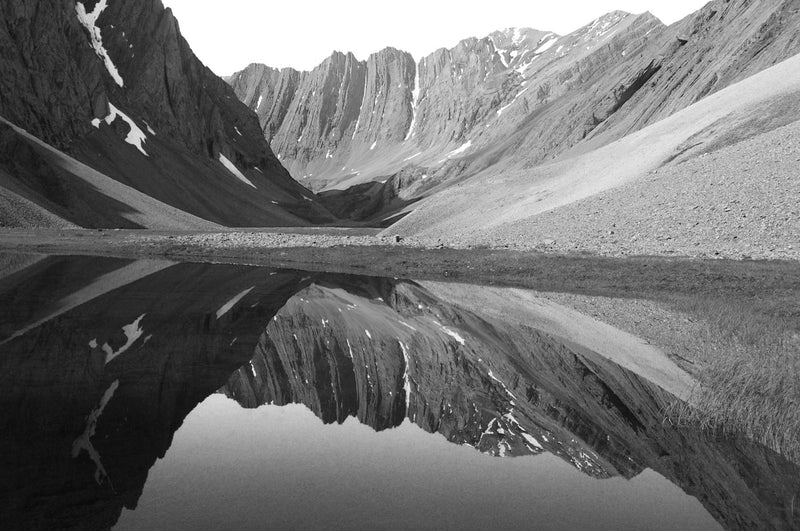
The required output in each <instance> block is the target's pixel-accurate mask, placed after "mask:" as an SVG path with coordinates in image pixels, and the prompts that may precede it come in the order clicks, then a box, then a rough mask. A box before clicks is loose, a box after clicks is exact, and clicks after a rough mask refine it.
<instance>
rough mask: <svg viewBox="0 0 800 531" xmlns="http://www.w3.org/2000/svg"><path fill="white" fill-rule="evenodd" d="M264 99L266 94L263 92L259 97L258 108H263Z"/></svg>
mask: <svg viewBox="0 0 800 531" xmlns="http://www.w3.org/2000/svg"><path fill="white" fill-rule="evenodd" d="M263 101H264V95H263V94H262V95H261V96H259V97H258V103H256V110H259V109H260V108H261V103H263Z"/></svg>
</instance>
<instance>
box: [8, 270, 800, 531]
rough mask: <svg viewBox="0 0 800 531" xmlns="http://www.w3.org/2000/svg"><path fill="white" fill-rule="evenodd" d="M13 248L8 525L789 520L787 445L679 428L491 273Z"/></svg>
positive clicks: (783, 524)
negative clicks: (402, 274)
mask: <svg viewBox="0 0 800 531" xmlns="http://www.w3.org/2000/svg"><path fill="white" fill-rule="evenodd" d="M25 260H27V261H24V262H23V259H22V258H20V261H21V265H20V266H19V267H18V268H17V269H19V271H17V272H16V273H14V274H12V275H10V276H7V277H5V278H3V279H0V354H1V355H0V375H1V376H0V378H2V381H0V429H1V430H2V431H1V432H0V455H2V457H1V458H0V459H2V462H0V473H2V476H3V481H2V482H0V511H1V512H2V514H3V515H4V518H3V520H4V527H7V528H11V529H37V528H41V529H53V528H89V529H102V528H108V527H109V526H111V527H114V528H117V529H147V528H149V529H221V528H240V529H259V528H295V529H298V528H299V529H308V528H366V529H375V528H472V529H478V528H481V529H483V528H487V527H489V526H502V527H504V528H505V527H511V528H537V529H575V528H591V529H714V528H729V529H736V528H748V527H750V528H752V527H761V528H769V527H775V528H791V527H792V525H794V524H795V523H796V520H794V519H793V517H792V516H791V514H789V513H787V507H786V499H787V496H790V495H791V493H792V492H797V487H798V483H800V470H798V468H797V467H796V466H795V465H792V464H791V463H788V462H786V461H785V460H783V459H782V458H780V457H779V456H777V455H775V454H773V453H772V452H770V451H768V450H766V449H764V448H761V447H759V446H757V445H754V444H752V443H748V442H747V441H743V440H726V439H721V438H719V437H715V436H713V435H711V434H706V433H702V432H699V431H696V430H686V429H677V428H675V427H673V426H670V425H669V423H665V422H664V421H663V419H664V415H663V409H664V407H665V406H666V405H668V404H669V403H670V402H671V401H672V400H674V397H672V396H671V395H670V394H669V393H667V392H665V391H664V390H663V389H661V388H659V387H658V386H657V385H654V384H653V383H652V382H649V381H647V380H646V379H645V378H642V377H641V376H640V375H638V374H637V373H636V372H635V371H631V370H628V369H626V368H624V367H621V366H619V365H617V364H615V363H613V362H611V361H609V360H608V359H606V358H604V357H603V356H600V355H598V354H597V353H596V352H594V351H593V350H592V346H591V345H582V344H577V343H575V342H574V341H571V340H566V339H565V338H564V337H559V336H558V335H557V334H554V333H552V332H549V331H545V330H542V329H537V328H535V327H533V326H530V325H529V324H528V323H529V322H530V321H529V320H527V318H526V319H520V318H519V315H522V314H523V312H522V309H520V314H518V315H516V316H512V315H506V316H505V317H504V316H503V313H502V312H500V313H498V312H492V311H490V306H491V305H492V300H493V299H492V297H494V298H498V292H497V290H493V291H491V293H490V295H491V297H490V296H489V294H488V292H487V294H484V295H486V296H485V297H483V298H482V299H481V300H483V301H484V304H483V305H482V307H474V306H470V304H469V303H467V302H465V303H464V304H459V303H457V300H458V297H457V294H458V293H459V290H461V291H464V289H465V288H464V287H463V286H462V287H459V288H456V287H453V288H450V289H449V288H447V286H445V288H444V289H446V290H447V291H448V297H447V301H445V300H444V299H443V298H442V297H440V296H437V295H436V293H441V290H442V289H443V288H442V286H433V285H426V284H419V283H415V282H409V281H400V280H396V279H381V278H370V277H357V276H348V275H334V274H320V273H306V272H301V271H282V270H273V269H269V268H255V267H245V266H231V265H209V264H172V263H167V262H155V261H138V262H132V261H125V260H117V259H109V258H91V257H38V258H33V257H32V258H29V259H28V258H26V259H25ZM23 266H24V267H23ZM482 289H484V288H480V287H469V288H466V292H469V293H470V294H471V295H475V293H477V292H478V291H479V290H482ZM500 297H501V298H502V293H501V294H500ZM465 300H467V299H465ZM469 300H474V299H473V298H472V297H470V298H469ZM487 301H488V302H487ZM499 302H500V301H498V304H499ZM498 307H503V308H506V310H507V306H498ZM525 311H527V312H530V311H533V310H531V309H530V308H528V309H526V310H525ZM524 315H529V314H527V313H525V314H524ZM530 315H533V314H530ZM563 326H564V327H566V328H568V327H569V323H566V324H563ZM607 339H608V338H605V339H604V340H607Z"/></svg>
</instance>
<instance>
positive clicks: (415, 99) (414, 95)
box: [404, 65, 420, 142]
mask: <svg viewBox="0 0 800 531" xmlns="http://www.w3.org/2000/svg"><path fill="white" fill-rule="evenodd" d="M416 70H417V71H416V74H415V77H414V90H412V91H411V125H409V126H408V133H406V138H405V140H408V139H409V138H411V137H412V136H413V135H414V129H415V127H416V125H417V107H418V106H419V70H420V69H419V65H418V66H417V68H416ZM405 140H404V142H405Z"/></svg>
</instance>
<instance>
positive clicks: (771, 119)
mask: <svg viewBox="0 0 800 531" xmlns="http://www.w3.org/2000/svg"><path fill="white" fill-rule="evenodd" d="M798 98H800V56H795V57H792V58H791V59H788V60H786V61H784V62H782V63H780V64H778V65H776V66H774V67H772V68H770V69H768V70H765V71H763V72H761V73H759V74H757V75H755V76H753V77H750V78H748V79H745V80H744V81H741V82H739V83H737V84H735V85H732V86H730V87H728V88H726V89H724V90H722V91H720V92H718V93H715V94H713V95H711V96H708V97H706V98H705V99H703V100H701V101H699V102H697V103H695V104H694V105H692V106H690V107H688V108H686V109H684V110H683V111H680V112H678V113H676V114H674V115H672V116H670V117H668V118H666V119H664V120H662V121H660V122H657V123H655V124H653V125H651V126H649V127H647V128H645V129H642V130H641V131H638V132H636V133H634V134H631V135H629V136H627V137H625V138H622V139H621V140H618V141H616V142H614V143H612V144H609V145H606V146H604V147H601V148H599V149H596V150H594V151H591V152H589V153H584V154H579V155H575V156H573V157H570V158H566V159H564V160H560V161H558V162H554V163H551V164H546V165H542V166H539V167H535V168H531V169H525V168H523V167H517V168H514V169H509V170H508V171H505V172H502V173H496V172H494V171H491V170H488V171H485V172H483V173H480V174H478V175H476V176H475V177H473V178H471V179H469V180H468V181H466V182H464V183H462V184H461V185H460V186H458V187H454V188H451V189H447V190H444V191H442V192H441V193H439V194H436V195H434V196H432V197H430V198H428V199H426V200H425V201H423V202H422V203H420V204H419V206H418V208H417V209H416V210H415V211H414V212H413V213H412V214H411V215H410V216H408V217H406V218H405V219H403V220H402V221H401V222H399V223H398V224H396V225H395V226H393V227H392V228H391V229H389V231H391V232H392V233H398V234H404V235H412V234H413V235H418V236H424V237H435V238H442V239H443V240H448V241H451V242H455V243H488V244H518V245H521V246H525V247H534V246H536V245H537V244H538V243H541V242H540V241H539V240H537V238H541V237H546V236H545V235H542V234H541V233H539V232H537V226H536V219H537V218H536V216H539V215H541V214H543V213H545V212H549V211H554V210H556V209H559V208H563V207H565V206H566V205H570V204H573V203H575V202H577V201H580V200H583V199H587V198H591V197H599V194H604V197H605V198H609V197H611V198H614V200H615V202H616V203H617V204H621V205H625V206H626V207H627V208H628V211H629V212H630V215H631V216H636V215H640V216H642V217H647V216H649V215H650V214H651V213H652V212H644V211H641V210H639V209H637V205H644V204H645V200H646V199H647V198H648V197H652V196H654V195H655V194H658V193H662V192H664V190H665V189H668V188H669V186H670V184H671V182H672V181H668V182H662V181H656V180H650V181H649V182H651V184H650V185H648V184H647V183H646V182H645V178H646V177H647V176H648V175H649V174H650V173H651V172H653V171H654V170H656V169H658V168H661V167H666V168H668V169H670V170H674V171H676V172H678V173H680V171H681V168H683V167H685V165H680V163H681V162H683V161H687V160H689V159H692V158H695V157H697V156H699V155H703V154H705V153H707V152H714V151H716V150H719V149H721V148H724V147H726V146H728V145H732V144H736V143H737V142H738V141H740V140H742V139H748V138H749V139H750V140H747V141H748V142H753V141H757V140H758V138H759V137H758V135H759V134H763V133H765V132H767V133H768V132H769V131H771V130H774V129H776V128H777V127H779V126H782V125H784V124H786V123H787V122H791V121H792V120H793V119H794V118H793V111H792V109H791V107H792V106H791V105H789V104H788V103H787V102H791V101H797V100H798ZM787 106H788V108H787ZM795 151H796V148H795ZM786 156H792V155H791V153H789V154H788V155H786ZM795 158H796V157H795ZM738 169H739V170H744V168H738ZM712 170H713V168H712ZM727 170H728V171H729V172H731V173H737V168H735V167H734V168H730V167H729V168H727ZM661 171H664V170H661ZM713 178H714V172H713V171H708V172H705V173H698V175H697V179H713ZM765 178H769V176H766V177H765ZM628 183H639V184H640V186H639V187H638V188H636V190H635V193H633V192H631V191H630V190H623V191H621V192H620V195H619V196H616V195H615V194H616V193H617V191H618V190H619V189H620V187H621V186H623V185H626V184H628ZM709 188H712V187H707V188H706V189H705V190H706V191H707V194H708V197H707V198H704V197H702V194H703V191H702V190H700V191H698V194H699V196H698V197H695V198H694V199H695V200H696V201H697V202H698V203H702V202H703V201H704V200H709V201H713V200H715V199H714V198H715V196H714V193H715V191H714V190H708V189H709ZM795 188H796V186H795ZM788 191H789V192H791V189H790V190H788ZM761 193H762V194H767V197H762V198H761V199H760V200H761V201H762V202H764V203H766V204H769V202H770V197H769V194H782V195H785V194H786V193H787V190H781V191H778V190H770V188H769V187H762V189H761ZM622 194H626V195H622ZM775 199H776V200H778V199H780V198H778V197H775ZM674 206H675V205H672V206H671V205H669V204H663V205H659V208H662V209H664V210H668V209H669V208H673V207H674ZM598 208H601V209H602V208H603V207H598ZM591 214H592V212H587V211H585V210H583V211H581V210H578V211H575V212H574V214H573V218H574V220H579V219H583V218H584V217H585V216H589V215H591ZM762 215H771V213H770V212H764V213H762ZM620 221H621V222H623V223H624V222H625V221H626V220H625V219H622V220H620ZM744 223H749V222H748V221H745V222H744ZM568 225H569V223H567V227H565V228H564V229H565V231H566V232H565V234H568ZM612 230H613V229H612ZM641 236H642V238H643V239H646V238H647V237H648V236H652V235H648V234H642V235H641Z"/></svg>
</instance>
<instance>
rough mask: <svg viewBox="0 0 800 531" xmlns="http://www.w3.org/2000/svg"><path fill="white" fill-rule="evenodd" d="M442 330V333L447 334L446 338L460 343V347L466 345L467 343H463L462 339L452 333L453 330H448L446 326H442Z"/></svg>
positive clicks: (455, 333)
mask: <svg viewBox="0 0 800 531" xmlns="http://www.w3.org/2000/svg"><path fill="white" fill-rule="evenodd" d="M442 330H443V331H444V333H445V334H447V335H448V336H450V337H452V338H453V339H455V340H456V341H458V342H459V343H461V346H465V345H466V344H467V342H466V341H464V338H463V337H461V336H460V335H459V334H458V333H457V332H454V331H453V330H450V329H449V328H447V327H446V326H443V327H442Z"/></svg>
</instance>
